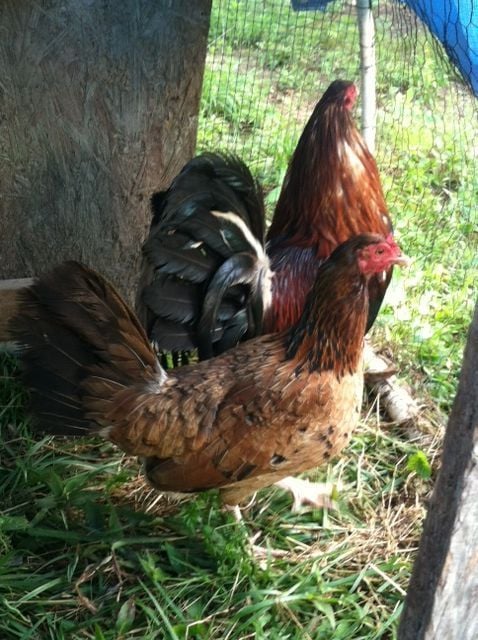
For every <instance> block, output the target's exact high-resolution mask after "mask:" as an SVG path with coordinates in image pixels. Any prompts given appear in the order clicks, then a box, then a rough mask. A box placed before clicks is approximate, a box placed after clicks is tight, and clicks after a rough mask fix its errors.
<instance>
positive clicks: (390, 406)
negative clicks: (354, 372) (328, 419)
mask: <svg viewBox="0 0 478 640" xmlns="http://www.w3.org/2000/svg"><path fill="white" fill-rule="evenodd" d="M364 368H365V382H366V384H367V386H368V387H369V388H370V389H371V391H372V393H373V394H374V395H376V396H377V397H378V398H379V401H380V405H381V406H382V407H383V409H384V410H385V411H386V413H387V415H388V416H389V418H390V420H391V421H392V422H395V423H396V424H399V425H406V426H415V424H416V420H417V418H418V405H417V403H416V402H415V400H414V399H413V398H412V396H411V395H410V393H409V392H408V391H407V389H406V388H405V387H404V386H403V385H402V384H401V383H400V381H399V380H398V378H397V376H396V375H395V373H396V372H397V369H396V367H394V366H393V365H391V363H390V362H388V361H387V360H386V359H385V358H384V357H382V356H380V355H378V354H377V353H375V351H374V349H373V347H372V345H371V344H370V342H368V341H367V340H366V341H365V349H364Z"/></svg>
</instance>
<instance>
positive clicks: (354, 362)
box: [286, 263, 368, 379]
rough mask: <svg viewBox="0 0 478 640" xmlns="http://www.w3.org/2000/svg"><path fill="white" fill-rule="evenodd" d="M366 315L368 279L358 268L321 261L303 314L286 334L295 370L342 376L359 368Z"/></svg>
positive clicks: (287, 345)
mask: <svg viewBox="0 0 478 640" xmlns="http://www.w3.org/2000/svg"><path fill="white" fill-rule="evenodd" d="M351 269H352V272H351ZM367 315H368V287H367V279H366V278H365V277H364V276H363V275H362V274H361V273H360V272H359V270H358V268H357V267H352V268H351V267H350V266H348V267H346V268H344V267H338V268H337V267H336V266H335V265H333V264H328V263H325V264H324V265H322V267H321V268H320V270H319V274H318V277H317V281H316V284H315V285H314V288H313V289H312V291H311V293H310V294H309V296H308V298H307V303H306V305H305V309H304V313H303V316H302V318H301V319H300V320H299V322H298V323H297V324H296V325H295V326H294V327H293V328H292V329H291V330H290V331H289V332H288V334H287V338H286V340H287V342H286V348H287V357H288V358H290V359H294V360H295V361H296V363H297V366H296V372H297V373H300V372H301V371H302V370H303V369H304V368H306V369H307V370H308V371H309V372H312V371H319V372H320V371H334V373H335V374H336V376H337V378H339V379H340V378H342V377H343V376H344V375H345V374H346V373H353V372H354V371H356V369H357V366H358V364H359V361H360V358H361V355H362V350H363V338H364V334H365V326H366V322H367Z"/></svg>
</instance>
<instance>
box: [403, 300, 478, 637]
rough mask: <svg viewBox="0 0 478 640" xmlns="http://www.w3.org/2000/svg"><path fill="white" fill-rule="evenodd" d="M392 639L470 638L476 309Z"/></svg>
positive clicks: (477, 551)
mask: <svg viewBox="0 0 478 640" xmlns="http://www.w3.org/2000/svg"><path fill="white" fill-rule="evenodd" d="M398 638H399V640H422V639H426V640H476V639H477V638H478V305H477V307H476V309H475V315H474V319H473V322H472V325H471V327H470V333H469V336H468V342H467V346H466V349H465V355H464V359H463V368H462V371H461V375H460V383H459V386H458V392H457V395H456V398H455V401H454V403H453V409H452V412H451V414H450V419H449V422H448V427H447V430H446V434H445V441H444V450H443V457H442V468H441V471H440V474H439V477H438V479H437V483H436V486H435V490H434V492H433V497H432V500H431V503H430V507H429V511H428V515H427V518H426V521H425V526H424V530H423V535H422V539H421V542H420V548H419V551H418V556H417V559H416V562H415V566H414V569H413V575H412V578H411V581H410V585H409V589H408V593H407V598H406V602H405V609H404V612H403V615H402V619H401V623H400V628H399V633H398Z"/></svg>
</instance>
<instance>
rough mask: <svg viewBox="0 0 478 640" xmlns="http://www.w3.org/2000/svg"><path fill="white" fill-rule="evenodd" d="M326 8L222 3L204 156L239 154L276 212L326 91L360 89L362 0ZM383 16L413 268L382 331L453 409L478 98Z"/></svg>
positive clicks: (385, 175) (432, 52)
mask: <svg viewBox="0 0 478 640" xmlns="http://www.w3.org/2000/svg"><path fill="white" fill-rule="evenodd" d="M296 4H297V3H296ZM322 4H327V3H322ZM322 9H323V10H316V11H307V12H302V11H299V12H298V11H295V10H294V9H293V7H292V6H291V3H290V2H289V0H240V1H239V0H214V1H213V10H212V17H211V26H210V34H209V49H208V58H207V65H206V72H205V78H204V85H203V96H202V105H201V114H200V127H199V138H198V150H204V149H224V150H228V151H233V152H235V153H237V154H239V155H240V156H242V157H243V158H244V159H245V160H246V161H247V162H248V163H249V165H250V167H251V169H252V170H253V172H254V173H255V174H256V175H257V176H258V177H259V178H260V180H261V181H262V184H263V185H264V188H265V192H266V195H267V204H268V208H269V212H270V213H272V211H273V206H274V203H275V201H276V199H277V196H278V193H279V189H280V185H281V183H282V179H283V177H284V174H285V170H286V167H287V162H288V159H289V157H290V155H291V153H292V152H293V150H294V148H295V145H296V143H297V140H298V137H299V135H300V133H301V131H302V129H303V126H304V124H305V123H306V121H307V119H308V117H309V115H310V113H311V111H312V109H313V107H314V105H315V103H316V102H317V100H318V99H319V97H320V95H321V94H322V93H323V91H324V90H325V89H326V87H327V86H328V84H329V83H330V82H331V81H332V80H334V79H336V78H342V79H352V80H355V81H356V82H357V83H358V82H359V79H360V55H359V53H360V51H359V31H358V24H357V7H356V3H355V1H353V2H350V1H339V0H337V1H335V2H330V3H328V4H327V6H326V7H325V8H324V7H323V8H322ZM372 9H373V15H374V19H375V31H376V42H375V45H376V59H377V83H376V94H377V122H376V127H377V139H376V151H375V155H376V158H377V162H378V166H379V169H380V171H381V176H382V181H383V186H384V191H385V195H386V199H387V203H388V206H389V208H390V211H391V214H392V217H393V221H394V225H395V229H396V232H397V234H398V235H399V237H400V240H401V242H402V244H403V246H404V247H405V248H406V250H407V251H408V252H409V253H410V254H411V255H412V257H413V258H414V260H415V264H414V267H413V269H412V270H411V271H410V273H408V274H406V276H404V278H403V281H401V280H400V279H399V278H398V277H397V278H394V280H395V282H394V285H393V287H392V288H391V290H390V292H389V295H388V303H389V304H388V305H387V306H386V307H385V308H384V310H383V311H382V313H381V323H380V324H379V326H378V328H377V329H376V330H375V333H376V338H383V339H384V340H385V341H386V342H387V344H389V345H391V348H392V350H394V351H395V357H396V358H397V360H398V361H399V363H400V364H401V366H402V369H403V370H405V371H407V372H408V374H409V376H408V377H409V380H411V381H412V382H416V383H417V385H419V384H420V383H422V382H426V383H427V389H428V390H429V391H430V393H431V395H432V396H433V398H434V401H435V402H436V403H437V404H438V405H441V406H442V407H444V408H448V406H449V402H450V401H451V399H452V397H453V391H454V389H455V383H456V376H457V373H458V369H459V365H460V362H461V351H462V345H463V342H464V337H465V334H466V329H467V327H468V324H469V321H470V318H471V313H472V310H473V306H474V302H475V298H476V282H477V281H478V258H477V253H478V212H477V211H478V210H477V206H476V202H477V200H478V168H477V158H478V144H477V143H476V123H477V121H478V120H477V116H478V106H477V100H476V98H475V97H474V95H473V93H472V91H471V90H470V88H469V86H468V84H467V82H466V81H465V80H464V79H463V77H462V76H461V75H460V74H459V72H458V71H457V69H456V67H455V66H454V65H453V64H452V63H451V62H450V58H449V56H448V55H447V53H446V51H445V49H444V48H443V46H442V45H441V44H439V43H438V41H437V40H436V39H435V37H434V36H433V35H432V34H431V33H430V31H429V30H428V29H427V28H426V26H425V25H424V23H423V22H422V21H421V20H420V19H419V18H418V17H417V15H416V14H415V13H414V12H412V11H411V10H410V9H409V8H408V7H407V6H406V5H404V4H403V3H401V2H398V1H394V0H380V1H376V2H374V3H373V5H372ZM470 15H471V18H473V14H470ZM474 20H475V22H478V17H476V16H475V17H474ZM447 46H448V49H449V48H450V44H448V45H447ZM456 46H457V47H458V46H461V45H460V43H457V45H456ZM462 57H463V56H462ZM359 109H360V105H359ZM356 117H357V118H359V117H360V113H359V112H356ZM392 320H393V322H392ZM394 345H395V347H396V348H394Z"/></svg>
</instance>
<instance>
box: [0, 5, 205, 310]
mask: <svg viewBox="0 0 478 640" xmlns="http://www.w3.org/2000/svg"><path fill="white" fill-rule="evenodd" d="M210 4H211V0H195V1H194V2H190V1H189V0H174V2H173V1H171V0H155V1H154V2H152V1H151V0H125V1H124V2H109V1H108V0H75V1H69V0H42V2H33V0H3V2H1V3H0V26H1V37H0V78H1V81H0V157H1V162H0V257H1V259H0V278H3V279H6V278H19V277H25V276H31V275H35V274H39V273H40V272H42V271H44V270H45V269H47V268H49V267H51V266H52V265H53V264H55V263H58V262H59V261H61V260H63V259H71V258H75V259H79V260H81V261H83V262H85V263H86V264H88V265H90V266H92V267H94V268H96V269H98V270H99V271H100V272H101V273H102V274H104V275H106V276H107V277H109V278H110V279H112V280H113V281H114V282H115V283H116V284H117V285H118V286H119V288H120V289H121V291H122V292H123V293H127V294H128V296H129V298H130V300H131V299H132V298H133V295H132V294H133V290H134V286H135V282H136V278H137V271H138V259H139V253H140V245H141V243H142V241H143V238H144V236H145V232H146V229H147V227H148V224H149V218H150V215H149V208H148V199H149V196H150V195H151V192H152V191H153V190H154V189H157V188H160V187H164V186H166V185H168V184H169V182H170V181H171V179H172V178H173V177H174V175H175V174H176V173H177V172H178V170H179V169H180V168H181V167H182V165H183V164H184V163H185V162H186V161H187V160H188V159H189V158H190V157H191V155H192V154H193V152H194V147H195V139H196V127H197V114H198V104H199V97H200V89H201V83H202V75H203V68H204V60H205V54H206V44H207V32H208V26H209V14H210Z"/></svg>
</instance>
